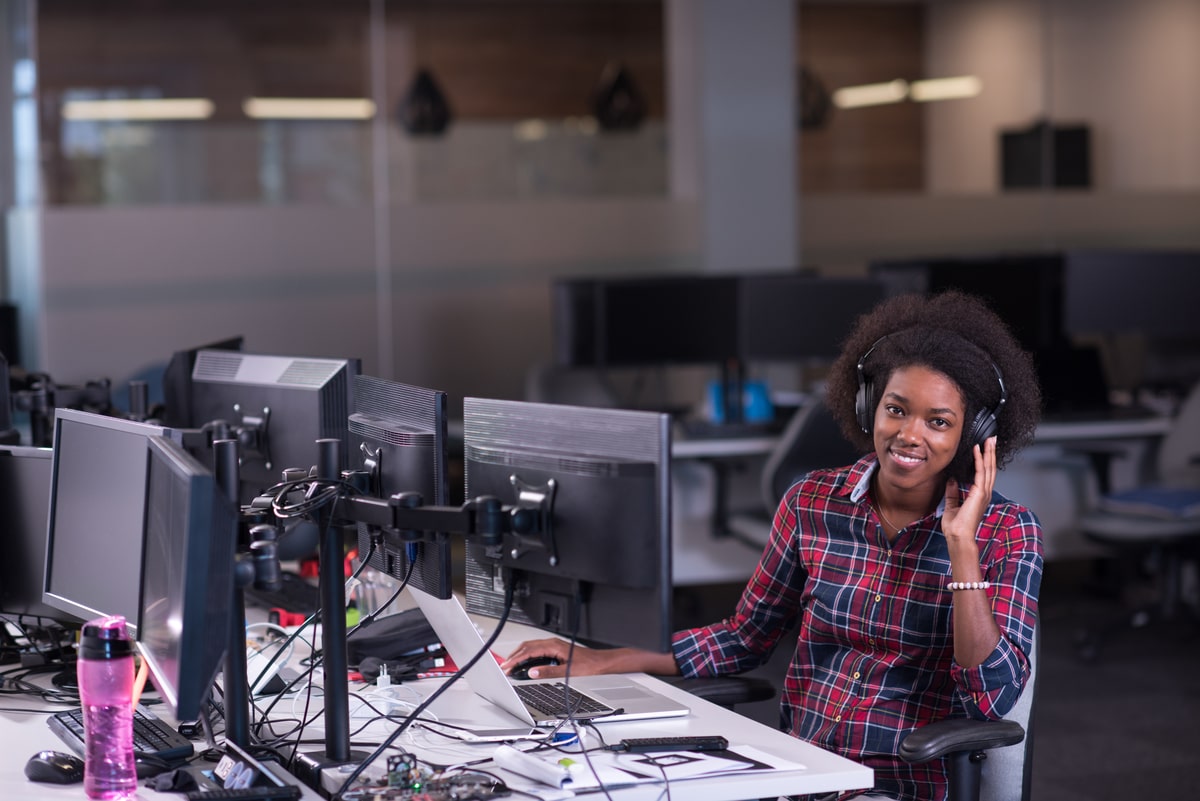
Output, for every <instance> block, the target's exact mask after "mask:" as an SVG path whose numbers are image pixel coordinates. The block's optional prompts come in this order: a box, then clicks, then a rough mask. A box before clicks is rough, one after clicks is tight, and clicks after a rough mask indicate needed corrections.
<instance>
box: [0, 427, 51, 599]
mask: <svg viewBox="0 0 1200 801" xmlns="http://www.w3.org/2000/svg"><path fill="white" fill-rule="evenodd" d="M53 456H54V451H53V450H51V449H50V448H31V447H27V446H22V445H10V446H3V447H0V530H2V531H3V532H4V533H3V535H0V541H2V542H3V543H4V558H3V559H0V614H5V615H18V616H19V615H29V616H32V617H43V618H49V619H55V620H56V619H59V618H62V617H63V613H62V610H60V609H58V608H56V607H53V606H49V605H48V604H45V603H43V602H42V578H43V576H45V573H46V520H47V517H48V516H49V512H50V475H51V466H52V464H53Z"/></svg>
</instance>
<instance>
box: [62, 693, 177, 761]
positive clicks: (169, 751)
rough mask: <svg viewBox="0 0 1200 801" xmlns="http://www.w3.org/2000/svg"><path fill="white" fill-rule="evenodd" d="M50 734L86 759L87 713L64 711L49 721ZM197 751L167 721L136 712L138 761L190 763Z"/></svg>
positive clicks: (142, 709) (144, 710)
mask: <svg viewBox="0 0 1200 801" xmlns="http://www.w3.org/2000/svg"><path fill="white" fill-rule="evenodd" d="M46 722H47V725H49V726H50V730H51V731H53V732H54V733H55V734H57V735H58V737H59V739H61V740H62V741H63V742H64V743H66V744H67V745H68V746H70V748H71V750H72V751H74V752H75V753H77V754H79V755H80V756H83V755H84V745H83V709H82V708H80V707H75V708H74V709H64V710H63V711H62V712H57V713H55V714H54V715H51V716H50V718H49V719H47V721H46ZM195 751H196V749H195V747H194V746H193V745H192V741H191V740H189V739H188V738H186V737H184V736H183V735H182V734H180V733H179V732H178V731H176V730H175V729H174V728H172V727H171V726H170V725H169V724H168V723H167V722H166V721H165V720H163V719H162V718H160V717H158V716H157V715H155V714H154V713H153V712H151V711H150V710H149V709H147V708H146V707H144V706H138V707H136V708H135V709H134V712H133V753H134V756H135V757H138V758H143V757H151V758H156V759H160V760H163V761H165V762H168V763H174V762H180V761H183V760H185V759H189V758H190V757H191V756H192V755H193V754H194V753H195Z"/></svg>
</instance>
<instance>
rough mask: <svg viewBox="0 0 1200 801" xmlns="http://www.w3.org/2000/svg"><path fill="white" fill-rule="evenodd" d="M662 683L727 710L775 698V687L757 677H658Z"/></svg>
mask: <svg viewBox="0 0 1200 801" xmlns="http://www.w3.org/2000/svg"><path fill="white" fill-rule="evenodd" d="M659 678H661V679H662V680H663V681H665V682H668V683H670V684H673V685H675V686H676V687H678V688H679V689H681V690H687V691H688V692H689V693H691V694H692V695H694V696H696V697H697V698H703V699H704V700H705V701H711V702H712V703H714V704H716V705H718V706H723V707H725V708H727V709H731V708H733V707H734V706H735V705H736V704H748V703H752V702H754V701H769V700H770V699H772V698H774V697H775V685H774V684H772V683H771V682H770V681H768V680H767V679H763V678H759V677H757V676H712V677H708V676H702V677H697V678H684V677H683V676H660V677H659Z"/></svg>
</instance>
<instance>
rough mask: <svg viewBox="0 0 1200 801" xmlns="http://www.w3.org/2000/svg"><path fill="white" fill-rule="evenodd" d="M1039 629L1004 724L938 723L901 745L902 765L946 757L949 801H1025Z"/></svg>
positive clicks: (1030, 779)
mask: <svg viewBox="0 0 1200 801" xmlns="http://www.w3.org/2000/svg"><path fill="white" fill-rule="evenodd" d="M1040 651H1041V627H1040V626H1035V627H1034V630H1033V652H1032V653H1031V654H1030V655H1029V681H1028V682H1026V684H1025V689H1024V691H1023V692H1022V693H1021V697H1020V698H1019V699H1017V703H1016V705H1015V706H1013V708H1012V709H1011V710H1009V713H1008V714H1007V715H1005V716H1004V718H1003V719H1002V720H969V719H963V718H953V719H947V720H941V721H938V722H936V723H931V724H929V725H928V726H923V727H921V728H919V729H917V730H916V731H914V732H910V733H909V735H908V736H907V737H905V738H904V739H903V740H902V741H901V742H900V756H901V758H902V759H904V760H905V761H906V762H911V763H921V762H929V761H932V760H934V759H940V758H942V757H947V759H948V761H949V768H950V793H949V798H950V801H1029V798H1030V794H1031V790H1032V784H1033V729H1032V723H1033V706H1034V702H1035V701H1036V700H1037V665H1038V658H1039V652H1040Z"/></svg>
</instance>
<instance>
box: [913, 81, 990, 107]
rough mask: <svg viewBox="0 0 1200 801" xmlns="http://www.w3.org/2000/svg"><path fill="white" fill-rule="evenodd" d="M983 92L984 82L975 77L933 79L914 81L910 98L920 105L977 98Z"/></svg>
mask: <svg viewBox="0 0 1200 801" xmlns="http://www.w3.org/2000/svg"><path fill="white" fill-rule="evenodd" d="M982 91H983V82H982V81H980V80H979V79H978V78H977V77H975V76H974V75H960V76H958V77H955V78H931V79H929V80H924V81H913V82H912V84H911V85H910V86H909V87H908V96H909V97H911V98H912V99H913V100H916V101H917V102H920V103H925V102H928V101H930V100H960V99H963V98H967V97H975V96H976V95H978V94H979V93H980V92H982Z"/></svg>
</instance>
